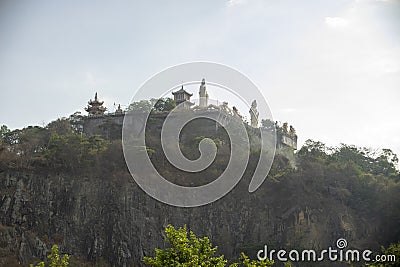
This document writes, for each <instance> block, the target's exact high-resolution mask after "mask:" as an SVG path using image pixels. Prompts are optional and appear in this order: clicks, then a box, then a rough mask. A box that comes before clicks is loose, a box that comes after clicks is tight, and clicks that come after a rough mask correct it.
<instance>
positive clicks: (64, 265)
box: [29, 245, 69, 267]
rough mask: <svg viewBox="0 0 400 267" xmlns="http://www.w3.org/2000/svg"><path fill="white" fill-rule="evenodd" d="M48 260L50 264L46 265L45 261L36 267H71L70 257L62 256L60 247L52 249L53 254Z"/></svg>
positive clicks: (31, 265) (31, 266) (55, 246)
mask: <svg viewBox="0 0 400 267" xmlns="http://www.w3.org/2000/svg"><path fill="white" fill-rule="evenodd" d="M47 258H48V264H47V265H46V264H45V263H44V262H43V261H42V262H39V263H38V264H36V265H35V267H47V266H49V267H68V265H69V255H67V254H64V255H63V256H61V255H60V254H59V251H58V246H57V245H54V246H53V247H52V248H51V253H50V255H49V256H47ZM29 266H30V267H34V266H33V264H30V265H29Z"/></svg>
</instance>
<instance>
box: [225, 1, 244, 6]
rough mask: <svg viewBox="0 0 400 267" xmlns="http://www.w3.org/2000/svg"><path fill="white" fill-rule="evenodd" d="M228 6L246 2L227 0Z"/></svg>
mask: <svg viewBox="0 0 400 267" xmlns="http://www.w3.org/2000/svg"><path fill="white" fill-rule="evenodd" d="M227 3H228V7H233V6H239V5H243V4H245V3H246V0H228V2H227Z"/></svg>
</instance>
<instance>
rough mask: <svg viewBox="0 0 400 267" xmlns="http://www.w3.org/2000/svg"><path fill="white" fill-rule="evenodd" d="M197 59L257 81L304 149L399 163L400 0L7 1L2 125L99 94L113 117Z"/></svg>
mask: <svg viewBox="0 0 400 267" xmlns="http://www.w3.org/2000/svg"><path fill="white" fill-rule="evenodd" d="M189 61H212V62H218V63H222V64H227V65H229V66H232V67H234V68H235V69H238V70H239V71H241V72H243V73H244V74H246V75H247V76H249V77H250V79H252V80H253V81H254V82H255V83H256V84H257V85H258V86H259V88H260V90H261V91H262V92H263V94H264V95H265V98H266V99H267V101H268V102H269V104H270V107H271V110H272V112H273V115H274V118H275V119H276V120H278V121H282V122H283V121H288V122H289V123H290V124H293V125H294V126H295V128H296V129H297V132H298V135H299V141H300V143H303V142H304V141H305V140H306V139H309V138H312V139H315V140H319V141H322V142H325V143H327V144H329V145H338V144H339V143H348V144H355V145H359V146H367V147H373V148H379V147H385V148H391V149H393V150H395V151H396V152H397V153H398V154H400V123H399V114H400V105H399V100H400V1H399V0H334V1H333V0H329V1H328V0H326V1H321V0H314V1H313V0H311V1H310V0H308V1H298V0H292V1H287V0H282V1H272V0H271V1H267V0H252V1H250V0H230V1H222V0H221V1H215V0H209V1H183V0H182V1H141V2H139V1H50V0H49V1H12V0H9V1H4V0H3V1H1V2H0V99H1V105H0V124H6V125H8V126H9V127H10V128H20V127H24V126H27V125H37V124H39V125H40V124H43V123H48V122H49V121H51V120H54V119H56V118H58V117H62V116H68V115H69V114H72V113H73V112H74V111H77V110H81V111H83V107H84V106H85V105H86V103H87V100H88V99H89V98H93V95H94V92H95V91H98V92H99V97H100V98H102V99H103V100H105V101H106V104H107V107H108V108H109V109H111V110H112V109H113V103H114V102H116V103H122V104H128V102H129V101H130V99H131V98H132V96H133V93H134V92H135V90H136V89H137V88H138V87H139V86H140V85H141V83H143V82H144V81H145V80H146V79H147V78H149V77H150V76H152V75H154V74H155V73H157V72H159V71H161V70H162V69H165V68H166V67H169V66H171V65H176V64H179V63H183V62H189ZM201 78H203V77H199V79H201ZM205 78H206V79H207V77H205ZM210 95H211V97H212V92H210ZM242 113H246V111H242Z"/></svg>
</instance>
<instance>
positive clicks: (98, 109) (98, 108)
mask: <svg viewBox="0 0 400 267" xmlns="http://www.w3.org/2000/svg"><path fill="white" fill-rule="evenodd" d="M103 104H104V101H99V99H98V98H97V92H96V94H95V95H94V100H92V99H90V100H89V102H88V106H87V107H86V108H85V110H86V111H87V112H88V113H89V116H101V115H104V112H105V111H106V110H107V108H106V107H104V106H103Z"/></svg>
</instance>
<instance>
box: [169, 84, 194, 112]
mask: <svg viewBox="0 0 400 267" xmlns="http://www.w3.org/2000/svg"><path fill="white" fill-rule="evenodd" d="M172 94H173V95H174V101H175V103H176V105H177V106H178V105H180V104H182V106H181V107H183V108H185V109H187V108H190V106H192V105H194V103H192V102H190V97H191V96H192V95H193V94H191V93H188V92H187V91H186V90H185V89H183V85H182V88H181V89H180V90H178V91H176V92H172Z"/></svg>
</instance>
